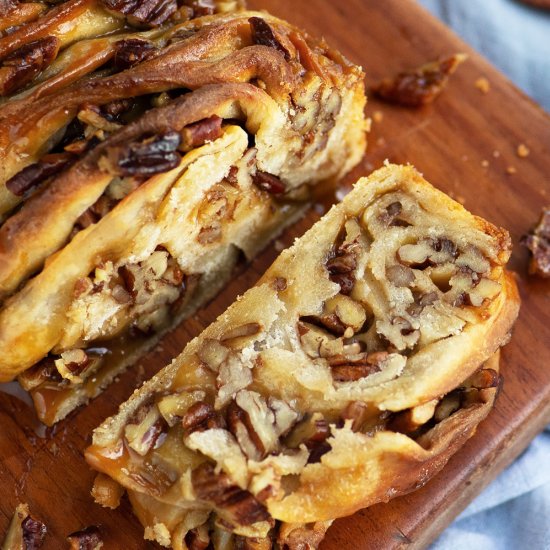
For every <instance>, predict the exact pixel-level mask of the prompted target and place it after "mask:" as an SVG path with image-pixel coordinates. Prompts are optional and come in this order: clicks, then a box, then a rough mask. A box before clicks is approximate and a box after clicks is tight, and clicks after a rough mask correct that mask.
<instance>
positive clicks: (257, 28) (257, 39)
mask: <svg viewBox="0 0 550 550" xmlns="http://www.w3.org/2000/svg"><path fill="white" fill-rule="evenodd" d="M248 22H249V23H250V29H251V31H252V42H254V44H259V45H261V46H268V47H269V48H275V49H276V50H278V51H280V52H281V53H282V54H283V55H284V56H285V59H286V60H287V61H290V59H291V55H290V52H289V51H288V50H287V49H286V48H285V47H284V46H283V45H282V44H281V42H280V41H279V40H278V39H277V37H276V36H275V33H274V32H273V29H272V28H271V27H270V26H269V25H268V24H267V23H266V21H265V19H262V18H261V17H251V18H250V19H249V20H248Z"/></svg>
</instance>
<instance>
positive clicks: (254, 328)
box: [220, 322, 262, 342]
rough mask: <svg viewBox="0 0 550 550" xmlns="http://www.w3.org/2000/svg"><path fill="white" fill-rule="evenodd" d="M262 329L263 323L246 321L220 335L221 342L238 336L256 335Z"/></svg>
mask: <svg viewBox="0 0 550 550" xmlns="http://www.w3.org/2000/svg"><path fill="white" fill-rule="evenodd" d="M261 330H262V325H260V324H259V323H255V322H253V323H245V324H244V325H239V326H236V327H233V328H230V329H229V330H227V331H225V332H224V333H223V334H222V336H221V337H220V342H229V341H230V340H235V339H236V338H244V337H247V336H254V335H256V334H259V332H260V331H261Z"/></svg>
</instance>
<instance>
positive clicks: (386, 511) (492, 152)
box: [0, 0, 550, 550]
mask: <svg viewBox="0 0 550 550" xmlns="http://www.w3.org/2000/svg"><path fill="white" fill-rule="evenodd" d="M250 4H251V5H252V6H254V7H258V8H266V9H269V10H270V11H272V12H273V13H274V14H276V15H279V16H281V17H284V18H286V19H288V20H290V21H292V22H294V23H296V24H297V25H299V26H301V27H304V28H306V29H308V30H309V31H311V32H312V33H314V34H320V35H323V36H325V37H326V39H327V40H328V41H329V42H330V43H331V44H332V45H335V46H336V47H338V48H339V49H340V50H341V51H342V52H344V53H345V54H346V55H347V56H348V57H350V58H351V59H352V60H353V61H355V62H357V63H359V64H361V65H362V66H363V67H364V68H365V70H366V72H367V81H368V83H370V84H373V83H375V82H376V81H377V80H378V79H379V78H381V77H382V76H386V75H388V74H393V73H394V72H396V71H399V70H401V69H403V68H406V67H411V66H415V65H417V64H420V63H423V62H425V61H426V60H430V59H433V58H436V57H438V56H439V55H444V54H449V53H453V52H457V51H462V52H467V53H468V54H469V55H470V59H469V61H468V62H467V63H465V64H464V65H463V66H461V67H460V68H459V70H458V72H457V73H456V74H455V75H454V76H453V77H452V80H451V82H450V85H449V87H448V89H447V90H446V91H445V93H444V94H443V95H442V96H441V97H440V98H439V99H438V100H437V101H436V102H435V103H434V104H433V105H431V106H428V107H425V108H423V109H420V110H409V109H402V108H398V107H390V106H386V105H383V104H381V103H378V102H377V101H375V100H371V101H370V102H369V105H368V113H369V115H371V116H372V115H373V113H375V112H376V111H378V112H380V113H381V114H382V117H383V118H382V121H381V122H375V123H374V124H373V130H372V132H371V135H370V145H369V151H368V154H367V156H366V157H365V160H364V162H363V163H362V165H361V166H359V167H358V168H357V169H356V170H354V172H353V174H350V176H349V177H347V178H346V180H345V182H343V184H342V186H343V187H344V188H345V187H346V186H347V185H349V184H350V183H351V182H352V181H354V180H355V179H357V178H358V177H359V176H361V175H365V174H367V173H368V172H370V171H371V170H372V169H374V168H376V167H378V166H380V165H381V164H382V162H383V161H384V159H386V158H388V159H390V160H391V161H393V162H401V163H406V162H410V163H412V164H414V165H416V166H417V167H418V168H419V169H420V170H421V171H422V172H423V173H424V175H425V177H426V178H427V179H428V180H429V181H431V182H432V183H433V184H434V185H437V186H438V187H440V188H441V189H443V190H444V191H446V192H448V193H450V194H451V195H453V196H455V197H456V198H458V199H460V200H462V201H463V202H464V203H465V205H466V207H467V208H469V209H470V210H471V211H473V212H474V213H476V214H479V215H481V216H484V217H486V218H487V219H489V220H491V221H492V222H494V223H496V224H499V225H502V226H504V227H506V228H507V229H509V231H510V233H511V235H512V238H513V241H514V253H513V257H512V261H511V267H512V269H514V270H515V271H516V272H517V273H518V281H519V285H520V292H521V295H522V299H523V307H522V311H521V315H520V319H519V321H518V323H517V325H516V328H515V331H514V335H513V339H512V342H511V343H510V344H509V345H508V346H507V347H506V348H505V350H504V353H503V355H502V363H501V369H502V372H503V375H504V378H505V385H504V390H503V392H502V393H501V395H500V397H499V400H498V403H497V406H496V408H495V410H494V411H493V412H492V413H491V415H490V416H489V418H488V419H487V420H486V421H485V422H484V423H483V424H482V425H481V426H480V428H479V429H478V432H477V434H476V435H475V436H474V438H473V439H471V440H470V441H469V442H468V443H467V444H466V446H465V447H464V448H463V449H462V450H461V451H460V452H459V453H458V454H457V455H455V456H454V457H453V458H452V460H451V461H450V463H449V464H448V466H447V467H446V468H445V469H444V470H443V472H441V473H440V474H439V475H438V476H436V477H435V478H434V479H433V480H432V481H430V482H429V483H428V484H427V485H426V486H425V487H424V488H422V489H420V490H419V491H417V492H415V493H412V494H410V495H407V496H405V497H401V498H398V499H396V500H394V501H392V502H390V503H388V504H380V505H376V506H373V507H371V508H369V509H367V510H364V511H361V512H359V513H358V514H356V515H355V516H353V517H352V518H347V519H342V520H338V521H337V522H336V523H335V524H334V526H333V527H332V528H331V530H330V531H329V533H328V536H327V539H326V541H325V543H324V545H323V548H324V550H333V549H337V548H338V549H342V548H350V547H353V548H355V549H357V550H360V549H372V548H376V549H384V550H390V549H392V550H393V549H397V548H404V547H407V548H422V547H425V546H426V545H427V544H428V543H429V542H430V541H431V540H433V539H434V538H435V537H436V536H437V535H438V534H439V533H440V532H441V530H442V529H444V528H445V527H446V525H448V523H449V522H450V521H451V520H452V518H453V517H454V516H455V515H456V514H457V513H458V512H460V510H461V509H462V508H463V507H464V506H465V505H466V504H467V503H468V502H469V501H470V500H471V499H472V498H473V497H474V496H475V495H476V494H477V493H479V492H480V491H481V489H482V488H483V487H484V486H485V485H486V484H487V483H489V481H491V480H492V479H493V478H494V477H495V476H496V475H497V474H498V473H499V472H500V471H501V470H502V469H503V468H504V467H505V466H506V465H508V464H509V463H510V462H511V461H512V460H513V459H514V458H515V457H516V456H517V455H518V454H519V453H520V452H521V451H522V450H523V449H524V448H525V446H526V445H527V444H528V443H529V441H530V440H531V438H532V437H533V436H534V435H535V434H536V433H537V432H538V431H540V430H541V429H542V427H543V426H544V425H545V423H547V422H549V421H550V368H548V364H547V363H548V352H549V349H550V323H549V322H548V321H549V316H548V311H550V285H549V283H547V282H546V283H545V282H543V281H540V280H536V279H530V278H528V277H527V275H526V264H527V254H526V252H525V251H524V250H522V249H521V248H520V247H519V246H518V241H519V238H520V236H521V235H522V234H524V233H525V232H526V231H527V230H528V229H529V228H530V226H531V225H532V224H533V223H534V222H535V220H536V218H537V217H538V213H539V211H540V208H541V206H542V205H543V204H549V203H550V196H549V195H550V180H549V179H548V174H549V173H550V157H549V156H548V155H547V151H545V149H547V148H548V144H550V119H549V117H548V116H547V115H546V114H545V113H544V112H543V111H542V109H540V108H539V107H537V106H536V105H535V104H533V103H532V102H531V101H530V100H529V99H528V98H526V97H525V96H524V95H522V94H521V93H520V92H519V91H518V90H517V89H516V88H515V87H514V86H513V85H512V84H511V83H510V82H509V81H507V80H506V79H505V78H504V77H503V76H502V75H500V74H499V73H498V72H497V71H496V70H495V69H494V68H492V67H491V66H490V65H489V64H488V63H487V62H486V61H485V60H484V59H482V58H481V57H480V56H479V55H477V54H476V53H474V52H473V51H471V50H470V49H469V48H468V47H467V46H466V45H465V44H464V43H462V42H461V41H460V40H459V39H457V38H456V37H455V36H454V35H452V33H451V32H450V31H449V30H448V29H446V28H445V27H444V26H442V25H441V24H439V23H438V22H437V21H435V20H434V19H433V18H432V17H431V16H429V15H428V14H427V13H426V12H424V11H423V10H422V9H421V8H420V7H418V6H417V5H416V3H414V2H413V1H412V0H385V1H384V2H379V1H377V0H347V1H346V2H332V1H328V0H309V1H308V2H305V1H300V2H297V1H296V0H255V1H253V0H250ZM480 77H485V78H487V79H488V81H489V83H490V91H489V92H488V93H486V94H483V93H482V92H481V91H480V90H479V89H477V88H476V87H475V82H476V80H477V79H478V78H480ZM376 118H377V120H378V119H379V115H377V117H376ZM520 143H524V144H525V145H526V146H527V147H528V148H529V150H530V155H529V156H528V157H526V158H519V157H518V156H517V153H516V150H517V147H518V145H519V144H520ZM509 167H514V168H515V170H516V173H514V174H508V173H507V169H508V168H509ZM325 198H326V200H327V201H328V202H332V201H334V200H335V199H334V195H333V194H330V196H327V197H325ZM316 219H318V214H315V213H314V212H313V211H312V212H311V213H310V214H308V215H307V216H306V218H304V220H302V221H301V222H300V223H299V224H297V225H296V226H295V227H293V228H292V229H291V230H289V231H287V232H286V233H285V234H284V235H283V237H282V238H281V240H282V242H284V243H285V245H289V244H290V243H291V242H292V240H293V239H294V237H295V236H297V235H300V234H302V233H303V232H304V231H305V230H306V229H307V228H308V227H309V226H310V225H311V224H312V223H313V222H314V221H316ZM276 255H277V253H276V251H275V249H274V248H273V247H270V248H269V249H268V250H266V251H265V252H264V253H263V254H262V255H261V256H260V257H259V258H257V260H256V261H254V262H253V263H252V264H251V265H249V266H246V267H244V266H243V268H242V269H241V270H240V272H239V273H238V275H237V276H236V277H235V279H234V280H233V282H232V283H231V284H230V285H229V287H228V288H227V289H226V290H225V291H224V292H223V294H222V295H221V296H219V297H218V298H217V299H216V300H214V302H213V303H211V304H210V305H209V306H208V307H207V308H205V309H204V310H203V311H202V312H200V313H199V314H198V315H196V316H195V317H194V318H193V319H189V320H188V321H187V322H185V323H184V324H183V325H182V326H181V327H180V328H178V329H177V330H176V331H174V332H173V333H172V334H170V335H169V336H168V337H167V338H166V339H165V340H164V341H163V342H162V344H161V346H159V348H157V349H156V350H155V351H154V352H152V353H150V354H149V355H148V356H147V357H146V358H145V359H144V360H143V361H141V363H140V365H139V366H138V367H136V368H134V369H133V370H131V371H129V372H127V373H126V374H125V375H123V376H121V378H120V381H119V383H118V384H115V385H113V386H111V387H110V388H109V389H108V390H107V391H106V392H105V393H104V394H103V395H102V396H101V397H99V398H98V399H97V400H96V401H95V402H94V403H93V404H92V405H91V406H89V407H87V408H85V409H82V410H80V411H78V412H77V413H76V414H73V415H72V416H71V417H70V418H69V419H67V420H66V421H64V422H62V423H61V424H60V425H59V426H58V427H57V428H55V429H53V430H48V431H46V430H44V429H43V427H41V426H39V425H38V424H37V422H36V420H35V417H34V414H33V412H32V411H31V408H30V407H29V405H28V403H25V402H23V401H21V400H20V398H18V397H15V396H13V395H8V394H6V393H0V424H1V426H2V429H1V430H0V494H1V495H2V498H1V499H0V533H3V532H4V531H5V529H6V528H7V525H8V522H9V519H10V517H11V515H12V513H13V510H14V509H15V506H16V504H17V503H18V502H21V501H23V502H28V503H29V504H30V506H31V511H32V512H33V513H34V514H35V515H36V516H37V517H39V518H41V519H42V520H43V521H44V522H45V523H46V524H47V525H48V529H49V533H50V534H49V536H48V538H47V543H46V544H45V545H44V548H46V550H48V549H52V550H53V549H59V548H63V547H64V543H63V540H64V537H65V536H66V535H67V534H68V533H70V532H72V531H74V530H76V529H80V528H82V527H84V526H87V525H91V524H96V525H98V524H99V525H101V526H102V530H103V533H104V538H105V548H106V549H107V550H109V549H141V548H155V547H156V546H155V545H151V544H147V543H145V542H143V541H142V528H141V526H140V525H139V524H138V522H137V520H136V519H135V518H134V516H133V515H132V513H131V511H130V507H129V505H128V504H127V502H124V504H123V505H122V506H121V508H119V509H118V510H116V511H108V510H103V509H101V508H99V507H98V506H96V505H94V504H93V502H92V499H91V497H90V496H89V490H90V487H91V482H92V479H93V473H92V472H90V471H89V470H88V468H87V466H86V465H85V463H84V460H83V456H82V453H83V450H84V448H85V447H86V445H87V443H88V442H89V441H90V434H91V431H92V429H93V428H94V427H95V426H96V425H98V424H99V423H100V422H101V421H102V420H103V419H104V418H105V416H107V415H109V414H112V413H114V412H115V410H116V408H117V405H118V403H120V402H121V400H123V399H125V398H127V397H128V396H129V395H130V393H131V392H132V390H133V389H134V387H135V386H136V385H138V384H139V383H140V382H141V381H143V380H144V379H147V378H149V377H150V376H151V375H152V374H153V373H154V372H156V371H157V370H158V369H159V368H160V367H162V366H163V365H164V364H166V363H167V362H168V361H169V360H170V359H171V358H172V357H173V356H175V355H176V354H177V353H178V351H180V350H181V349H182V348H183V346H184V345H185V343H186V342H187V341H188V340H189V339H190V338H192V337H193V336H195V335H196V334H198V333H199V332H200V331H201V329H202V328H204V327H205V326H207V325H208V324H209V323H210V322H211V321H213V320H214V319H215V318H216V316H217V315H218V314H220V313H221V312H222V311H223V310H224V309H225V308H226V307H227V306H228V305H229V304H230V303H231V302H232V301H233V300H234V298H235V297H236V296H237V294H238V293H241V292H243V291H244V290H245V289H246V288H248V287H250V286H251V285H252V284H253V283H254V282H255V281H256V280H257V279H258V278H259V276H260V275H261V273H262V272H263V271H264V269H265V268H266V267H267V266H268V265H269V264H270V263H271V262H272V261H273V259H274V258H275V257H276ZM11 389H14V386H11Z"/></svg>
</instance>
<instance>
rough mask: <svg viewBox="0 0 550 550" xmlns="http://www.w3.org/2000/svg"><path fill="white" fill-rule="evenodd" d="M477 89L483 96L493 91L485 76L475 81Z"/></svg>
mask: <svg viewBox="0 0 550 550" xmlns="http://www.w3.org/2000/svg"><path fill="white" fill-rule="evenodd" d="M475 87H476V88H477V89H478V90H479V91H480V92H481V93H482V94H488V93H489V90H490V89H491V83H490V82H489V81H488V80H487V79H486V78H485V77H484V76H481V77H479V78H478V79H477V80H476V81H475Z"/></svg>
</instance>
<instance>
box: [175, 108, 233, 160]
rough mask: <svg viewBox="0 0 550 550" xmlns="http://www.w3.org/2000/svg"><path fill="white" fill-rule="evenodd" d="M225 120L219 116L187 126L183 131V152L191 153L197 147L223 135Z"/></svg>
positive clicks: (181, 146)
mask: <svg viewBox="0 0 550 550" xmlns="http://www.w3.org/2000/svg"><path fill="white" fill-rule="evenodd" d="M222 122H223V119H222V118H220V117H219V116H216V115H214V116H211V117H210V118H204V119H203V120H199V121H198V122H195V123H194V124H189V125H187V126H186V127H185V128H184V129H183V130H182V131H181V136H182V141H181V145H180V149H181V150H182V151H191V149H193V148H195V147H200V146H202V145H204V144H205V143H207V142H210V141H214V140H216V139H218V138H219V137H221V135H222Z"/></svg>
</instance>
